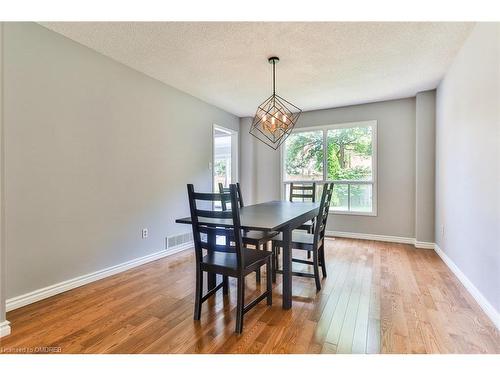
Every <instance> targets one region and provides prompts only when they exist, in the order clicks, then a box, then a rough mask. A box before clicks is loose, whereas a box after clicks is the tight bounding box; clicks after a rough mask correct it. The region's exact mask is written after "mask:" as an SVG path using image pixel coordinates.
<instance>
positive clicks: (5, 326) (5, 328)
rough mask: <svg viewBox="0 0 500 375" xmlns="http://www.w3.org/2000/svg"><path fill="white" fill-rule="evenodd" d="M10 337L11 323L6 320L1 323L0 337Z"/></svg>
mask: <svg viewBox="0 0 500 375" xmlns="http://www.w3.org/2000/svg"><path fill="white" fill-rule="evenodd" d="M8 335H10V322H9V321H8V320H4V321H3V322H1V323H0V337H5V336H8Z"/></svg>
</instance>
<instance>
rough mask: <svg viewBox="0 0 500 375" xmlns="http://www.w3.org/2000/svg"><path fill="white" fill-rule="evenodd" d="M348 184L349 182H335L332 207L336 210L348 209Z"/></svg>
mask: <svg viewBox="0 0 500 375" xmlns="http://www.w3.org/2000/svg"><path fill="white" fill-rule="evenodd" d="M348 200H349V197H348V186H347V184H334V185H333V194H332V201H331V203H330V209H331V210H335V211H348V210H349V203H348Z"/></svg>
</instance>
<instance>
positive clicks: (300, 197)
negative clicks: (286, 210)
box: [289, 182, 316, 258]
mask: <svg viewBox="0 0 500 375" xmlns="http://www.w3.org/2000/svg"><path fill="white" fill-rule="evenodd" d="M289 195H290V202H313V203H314V202H316V182H313V183H312V184H294V183H293V182H292V183H290V194H289ZM297 229H302V230H305V231H306V232H307V233H313V232H314V220H309V221H306V222H305V223H304V224H302V225H301V226H300V227H298V228H297ZM307 258H311V252H310V251H308V252H307Z"/></svg>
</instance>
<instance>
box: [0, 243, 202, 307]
mask: <svg viewBox="0 0 500 375" xmlns="http://www.w3.org/2000/svg"><path fill="white" fill-rule="evenodd" d="M191 247H193V243H192V242H188V243H185V244H182V245H179V246H176V247H174V248H171V249H168V250H161V251H158V252H155V253H153V254H149V255H145V256H143V257H140V258H136V259H132V260H129V261H127V262H124V263H121V264H118V265H116V266H111V267H108V268H104V269H102V270H99V271H96V272H92V273H89V274H86V275H82V276H78V277H75V278H74V279H70V280H66V281H63V282H60V283H57V284H53V285H49V286H47V287H45V288H41V289H37V290H34V291H32V292H29V293H26V294H23V295H20V296H17V297H13V298H9V299H8V300H7V301H6V310H7V311H11V310H15V309H18V308H20V307H23V306H26V305H29V304H31V303H34V302H37V301H40V300H42V299H45V298H48V297H52V296H54V295H56V294H59V293H62V292H66V291H68V290H71V289H74V288H78V287H80V286H82V285H85V284H88V283H91V282H94V281H97V280H100V279H103V278H105V277H109V276H112V275H116V274H117V273H120V272H123V271H126V270H129V269H131V268H134V267H137V266H140V265H142V264H145V263H149V262H152V261H154V260H157V259H160V258H164V257H166V256H169V255H173V254H175V253H178V252H180V251H183V250H186V249H189V248H191Z"/></svg>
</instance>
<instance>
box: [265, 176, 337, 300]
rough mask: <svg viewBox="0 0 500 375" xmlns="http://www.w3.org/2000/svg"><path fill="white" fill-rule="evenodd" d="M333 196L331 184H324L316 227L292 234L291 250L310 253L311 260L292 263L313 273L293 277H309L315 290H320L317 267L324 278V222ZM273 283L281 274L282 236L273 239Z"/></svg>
mask: <svg viewBox="0 0 500 375" xmlns="http://www.w3.org/2000/svg"><path fill="white" fill-rule="evenodd" d="M332 194H333V183H330V184H325V185H324V187H323V193H322V195H321V203H320V206H319V212H318V215H317V216H316V225H315V228H314V233H313V234H311V233H304V232H303V231H296V230H294V231H293V232H292V246H291V248H292V249H298V250H306V251H310V252H312V255H313V259H312V261H310V260H305V259H297V258H293V256H292V262H296V263H302V264H308V265H312V266H313V270H314V273H312V274H310V273H304V272H292V275H294V276H302V277H311V278H314V280H315V282H316V290H317V291H320V290H321V282H320V279H319V266H321V272H322V274H323V277H326V263H325V231H326V222H327V220H328V212H329V210H330V202H331V199H332ZM272 243H273V246H272V253H273V281H274V282H275V281H276V274H277V273H282V270H279V269H278V268H279V264H278V263H279V262H278V257H279V254H278V249H279V248H280V247H283V236H282V235H281V234H279V235H278V236H276V237H275V238H273V242H272Z"/></svg>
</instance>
